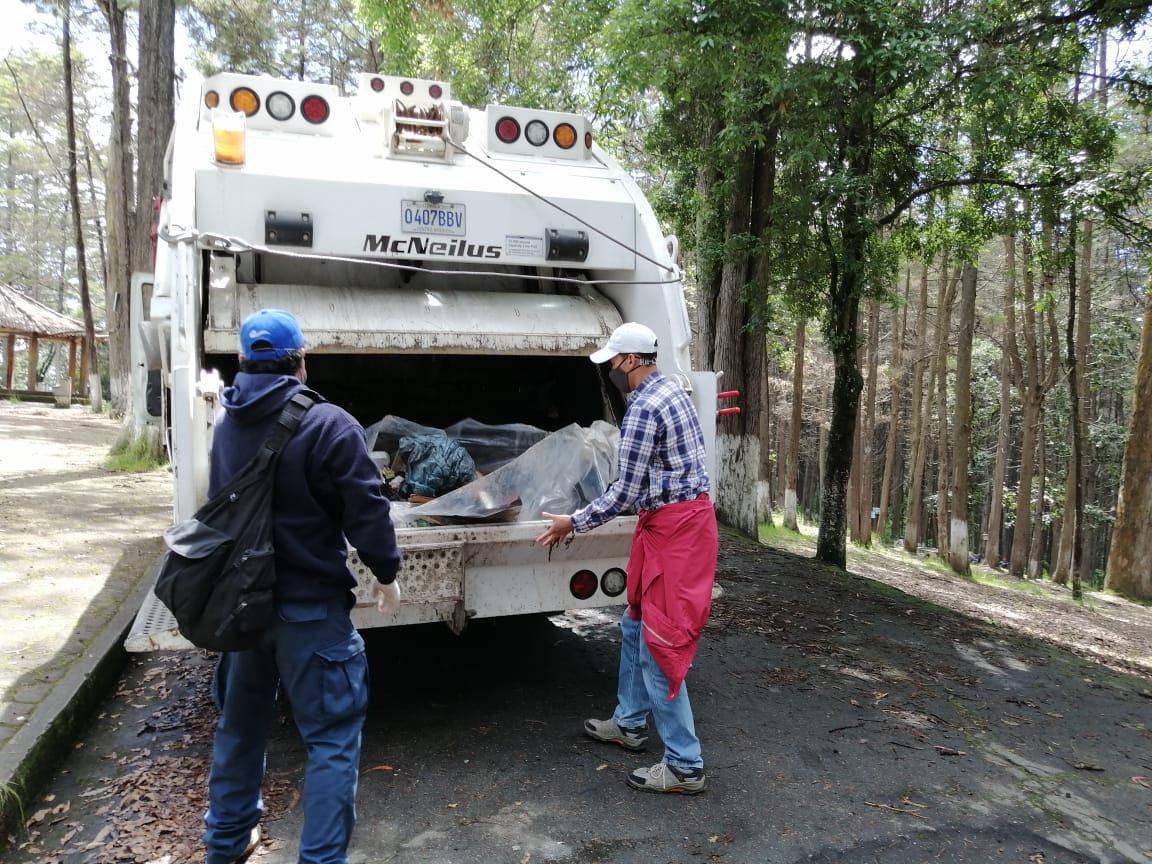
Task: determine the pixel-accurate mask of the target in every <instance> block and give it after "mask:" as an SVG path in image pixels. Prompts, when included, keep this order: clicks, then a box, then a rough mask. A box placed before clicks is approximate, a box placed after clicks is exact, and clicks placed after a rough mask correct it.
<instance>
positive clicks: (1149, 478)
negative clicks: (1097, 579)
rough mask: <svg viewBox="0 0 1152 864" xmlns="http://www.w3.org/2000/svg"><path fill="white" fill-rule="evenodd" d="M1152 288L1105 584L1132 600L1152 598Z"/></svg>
mask: <svg viewBox="0 0 1152 864" xmlns="http://www.w3.org/2000/svg"><path fill="white" fill-rule="evenodd" d="M1149 429H1152V289H1150V290H1147V292H1146V293H1145V296H1144V324H1143V326H1142V328H1141V331H1140V357H1139V359H1138V360H1137V361H1136V383H1135V390H1134V392H1133V394H1132V416H1131V418H1130V419H1129V422H1128V438H1127V439H1126V442H1125V446H1124V467H1123V469H1122V470H1121V474H1120V498H1119V501H1118V502H1117V504H1116V522H1115V524H1114V525H1113V527H1112V543H1111V545H1110V546H1109V549H1108V575H1107V577H1106V579H1105V582H1104V585H1105V587H1106V588H1108V590H1110V591H1115V592H1116V593H1117V594H1121V595H1123V596H1125V597H1128V598H1129V599H1132V600H1139V601H1144V600H1152V567H1149V566H1148V562H1149V561H1152V531H1149V530H1148V526H1149V525H1152V436H1149V435H1148V430H1149Z"/></svg>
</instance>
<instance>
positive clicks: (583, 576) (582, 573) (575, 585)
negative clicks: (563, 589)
mask: <svg viewBox="0 0 1152 864" xmlns="http://www.w3.org/2000/svg"><path fill="white" fill-rule="evenodd" d="M597 584H598V580H597V579H596V574H595V573H593V572H592V571H591V570H577V571H576V572H575V573H573V574H572V578H571V579H570V580H568V590H569V591H571V592H572V596H573V597H575V598H576V599H577V600H587V599H588V598H589V597H591V596H592V595H593V594H595V593H596V587H597Z"/></svg>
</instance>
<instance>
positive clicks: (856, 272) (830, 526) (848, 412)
mask: <svg viewBox="0 0 1152 864" xmlns="http://www.w3.org/2000/svg"><path fill="white" fill-rule="evenodd" d="M862 208H863V205H862V204H861V203H860V202H851V203H849V204H848V205H846V207H845V210H846V212H845V214H844V216H843V220H844V221H843V225H844V227H843V229H842V239H841V248H842V249H843V254H844V260H843V261H841V262H839V264H840V266H839V268H838V270H837V272H836V274H835V275H834V276H833V277H832V285H831V288H830V291H829V300H830V303H829V306H828V313H827V314H828V319H827V327H826V332H825V339H826V341H827V343H828V347H829V349H830V350H831V352H832V361H833V367H834V370H835V375H834V378H833V384H832V419H831V422H830V423H829V426H828V448H827V452H826V454H825V455H826V458H825V469H824V489H823V494H822V495H821V499H820V533H819V535H818V536H817V538H816V558H817V560H819V561H823V562H825V563H827V564H832V565H834V566H836V567H839V568H840V569H844V566H845V564H846V563H847V550H846V548H845V537H846V535H847V527H848V513H847V508H846V506H845V505H846V504H847V499H848V475H849V473H850V472H851V471H852V439H853V435H854V434H855V430H856V416H857V413H858V412H859V409H860V390H861V389H862V388H863V386H864V382H863V380H862V376H861V374H860V365H859V363H857V362H856V352H857V347H858V341H859V330H858V328H859V320H858V319H859V316H860V293H861V287H862V286H861V277H862V274H863V269H864V267H863V264H864V250H865V246H866V245H867V238H866V231H867V229H866V227H865V225H864V218H863V212H861V211H862Z"/></svg>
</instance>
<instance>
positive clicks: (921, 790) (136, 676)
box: [0, 403, 1152, 864]
mask: <svg viewBox="0 0 1152 864" xmlns="http://www.w3.org/2000/svg"><path fill="white" fill-rule="evenodd" d="M3 410H4V409H3V406H2V403H0V411H3ZM88 431H90V430H88ZM69 434H72V433H70V432H68V430H67V429H63V430H60V431H58V432H54V433H53V436H52V440H53V441H54V442H58V441H65V440H66V438H67V436H68V435H69ZM74 434H75V435H77V436H79V437H80V438H83V437H84V436H85V435H86V434H87V432H86V430H85V421H83V420H82V419H81V420H80V421H79V422H77V423H75V427H74ZM0 446H4V447H7V446H8V443H7V442H5V443H4V444H3V445H0ZM126 491H127V494H130V495H138V494H139V489H138V488H134V489H130V490H128V489H127V487H122V486H121V487H117V486H114V485H111V484H109V485H107V486H106V488H104V489H103V490H101V491H96V492H93V491H92V490H89V491H88V492H87V493H86V494H97V495H99V494H103V495H106V496H107V502H106V503H107V504H108V506H110V507H111V506H115V505H116V502H118V501H120V500H121V499H122V498H123V496H124V495H125V494H126ZM37 494H39V495H40V497H39V498H38V499H37V500H36V502H35V503H36V506H38V507H41V508H43V513H42V515H41V516H39V517H37V518H41V519H43V520H44V528H45V530H47V526H48V525H49V522H50V520H52V519H53V517H52V515H51V511H52V508H53V506H54V504H53V495H52V491H51V489H50V488H49V484H45V485H44V486H43V488H42V489H41V490H40V491H39V492H38V493H37ZM68 518H69V520H70V523H69V528H70V530H76V531H79V532H84V531H87V530H99V528H98V526H94V525H92V526H89V525H86V524H85V522H84V516H83V514H82V513H75V512H71V511H70V512H69V515H68ZM773 543H774V545H773V546H765V545H759V544H754V543H752V542H750V541H748V540H746V539H744V538H740V537H737V536H735V535H732V534H730V533H725V534H724V536H723V538H722V543H721V563H720V568H719V570H718V574H717V578H718V582H719V583H720V585H721V586H722V587H723V589H724V593H723V595H722V596H721V597H720V598H719V599H718V600H717V601H716V603H715V604H714V607H713V614H712V619H711V622H710V624H709V628H708V630H707V632H706V634H705V638H704V641H703V642H702V645H701V649H700V653H699V654H698V656H697V662H696V664H695V665H694V667H693V671H692V675H691V677H690V682H691V686H692V688H693V689H692V701H693V705H694V707H695V709H696V715H697V724H698V728H699V729H700V732H701V737H702V740H703V742H704V745H705V754H706V758H707V759H708V763H709V780H710V788H709V791H708V792H707V793H706V794H705V795H702V796H699V797H697V798H693V799H683V800H681V799H677V800H676V801H673V802H668V801H667V800H665V799H664V798H663V797H662V796H651V795H643V794H639V793H635V792H632V791H631V790H628V789H627V788H626V787H625V786H624V784H623V776H624V774H625V773H626V772H627V771H629V770H631V769H632V768H633V767H636V766H635V764H633V763H634V762H637V757H634V756H631V755H626V754H623V753H620V752H618V751H616V750H613V749H612V748H605V747H604V745H597V744H595V743H593V742H589V741H587V740H585V739H583V738H582V737H581V735H580V734H579V722H580V718H582V717H583V716H606V715H607V713H609V712H610V711H611V703H612V688H613V686H614V685H613V681H614V677H615V676H614V671H615V670H614V663H615V652H616V650H617V649H616V640H617V638H618V637H617V636H616V635H615V626H614V620H615V615H616V613H615V612H614V611H609V612H605V613H603V614H602V613H598V612H595V611H592V612H585V613H569V614H567V615H563V616H556V617H554V618H553V619H551V620H549V621H543V622H541V621H537V622H535V623H533V622H527V623H525V624H524V625H523V626H517V627H510V626H503V625H499V624H495V623H494V622H479V623H478V624H477V625H474V626H473V627H471V628H469V631H468V632H466V634H465V636H464V637H451V636H449V635H446V632H445V631H443V630H442V628H404V629H403V631H368V634H367V635H368V637H369V639H368V641H369V649H370V652H371V653H370V662H371V666H372V675H373V706H372V709H371V714H370V717H369V722H368V724H367V725H366V731H365V743H364V756H363V766H364V770H363V773H362V781H361V789H360V808H359V809H360V813H361V818H360V822H359V824H358V828H357V834H356V838H355V840H354V847H353V849H352V854H351V858H350V860H351V861H352V862H355V864H375V862H384V861H389V862H436V864H449V862H475V861H486V862H487V861H492V862H505V861H507V862H512V864H532V862H538V864H539V862H546V861H557V862H566V864H567V862H571V864H582V862H589V864H590V862H612V864H632V862H635V864H641V862H644V864H648V862H653V861H667V862H677V864H679V862H696V861H701V862H704V861H707V862H712V864H763V862H799V861H817V862H819V861H824V862H845V864H847V862H852V864H857V862H885V864H898V862H899V864H913V862H917V864H918V862H927V861H949V862H953V864H959V862H971V864H977V862H979V864H987V862H989V861H1010V862H1019V864H1084V862H1107V864H1112V862H1133V861H1136V862H1152V723H1150V722H1149V717H1150V716H1152V609H1149V608H1146V607H1141V606H1138V605H1135V604H1131V603H1127V602H1125V601H1122V600H1118V599H1116V598H1111V597H1108V596H1105V595H1099V594H1090V595H1089V596H1088V597H1087V599H1086V600H1085V601H1084V602H1083V603H1075V602H1073V601H1072V600H1071V598H1070V594H1069V592H1068V591H1066V590H1064V589H1060V588H1055V587H1053V586H1048V585H1042V586H1040V589H1039V592H1038V593H1032V592H1025V591H1021V590H1011V589H1008V588H1002V587H994V586H986V585H981V584H978V583H975V582H972V581H969V580H966V579H962V578H959V577H955V576H951V575H948V574H947V573H944V572H941V571H939V570H937V569H933V568H930V567H926V566H924V565H923V563H922V562H919V561H917V560H915V559H911V558H909V557H907V556H905V555H903V554H902V553H897V552H889V551H861V550H850V553H849V572H848V573H844V572H842V571H836V570H833V569H830V568H827V567H824V566H822V565H820V564H818V563H816V562H815V561H813V560H812V559H811V557H810V556H811V551H812V542H811V540H810V539H802V538H797V540H796V541H795V542H792V541H788V542H781V541H778V540H774V541H773ZM41 551H43V550H41ZM1034 587H1035V586H1034ZM210 670H211V658H210V657H209V656H208V655H205V654H203V653H200V652H185V653H178V654H165V655H139V656H137V657H136V659H135V660H134V662H133V664H132V666H131V668H130V669H129V671H128V673H126V675H125V677H124V678H123V679H122V682H121V685H120V688H119V690H118V692H117V693H115V694H112V695H111V696H110V698H109V701H108V703H107V706H106V708H105V710H104V711H103V712H102V713H101V715H100V716H99V717H97V718H95V720H94V722H93V725H92V729H91V732H90V735H89V736H87V737H86V738H85V740H84V741H80V742H77V746H76V749H75V751H74V752H73V753H72V754H70V755H69V756H68V758H67V759H66V760H65V762H64V763H62V769H61V772H60V774H59V776H58V777H57V778H56V780H55V781H54V782H53V783H52V784H50V786H49V788H47V789H46V790H45V791H44V795H43V799H42V800H43V806H42V807H41V808H40V809H39V810H37V811H36V812H34V813H32V814H30V818H29V821H28V825H27V830H26V832H25V833H24V834H22V835H21V836H19V837H16V838H14V839H15V843H14V844H13V845H12V846H11V847H10V848H9V849H8V850H6V851H5V852H3V853H0V857H3V860H4V861H6V862H9V864H72V862H78V864H90V862H99V864H112V862H137V864H177V862H184V861H194V860H199V856H200V855H202V852H201V851H200V850H201V848H202V847H200V846H199V845H198V833H199V818H200V815H201V814H202V812H203V806H204V801H203V789H204V772H205V770H206V759H207V754H208V746H209V740H210V729H211V723H212V711H211V707H210V705H209V703H208V700H207V698H206V690H207V681H208V677H209V675H210ZM650 751H651V748H650ZM655 753H656V756H653V755H652V753H651V752H650V753H649V754H647V755H646V756H645V757H642V758H641V759H640V761H642V762H644V763H645V764H648V763H650V762H651V761H652V760H653V758H658V753H659V751H658V749H657V750H656V751H655ZM268 770H269V775H268V781H267V784H266V798H267V802H268V813H267V816H266V819H265V828H266V830H267V834H268V838H267V839H266V840H265V842H264V844H263V846H262V848H261V849H260V850H259V852H258V855H257V856H256V857H255V858H254V859H253V861H254V862H255V864H288V862H291V861H295V860H296V859H295V847H294V845H293V844H294V842H295V836H296V834H297V832H298V829H299V820H300V815H301V814H300V807H299V803H300V802H299V784H300V782H301V759H300V753H299V745H298V743H297V742H296V741H295V739H294V736H293V734H292V732H291V728H290V724H289V722H288V718H287V717H285V718H284V720H283V722H282V723H281V724H279V725H278V727H277V729H276V731H275V733H274V735H273V742H272V745H271V747H270V750H269V767H268Z"/></svg>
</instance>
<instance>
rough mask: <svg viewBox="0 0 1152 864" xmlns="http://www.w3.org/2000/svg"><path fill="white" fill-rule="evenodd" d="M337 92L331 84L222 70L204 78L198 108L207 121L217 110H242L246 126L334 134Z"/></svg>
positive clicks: (223, 111)
mask: <svg viewBox="0 0 1152 864" xmlns="http://www.w3.org/2000/svg"><path fill="white" fill-rule="evenodd" d="M339 94H340V91H339V89H338V88H336V87H335V86H333V85H331V84H312V83H310V82H307V81H291V80H287V79H279V78H265V77H262V76H257V75H237V74H233V73H223V74H220V75H214V76H212V77H211V78H209V79H208V80H207V81H205V82H204V86H203V87H202V88H201V107H200V111H201V117H202V118H203V119H204V120H207V121H208V122H211V121H212V118H213V117H214V116H219V114H220V113H233V114H242V115H244V126H245V127H246V128H247V129H249V130H257V131H282V132H301V133H307V134H313V135H335V134H336V130H335V128H334V127H333V123H332V122H331V121H332V119H333V115H332V109H333V105H335V104H336V100H337V98H338V97H339Z"/></svg>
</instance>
